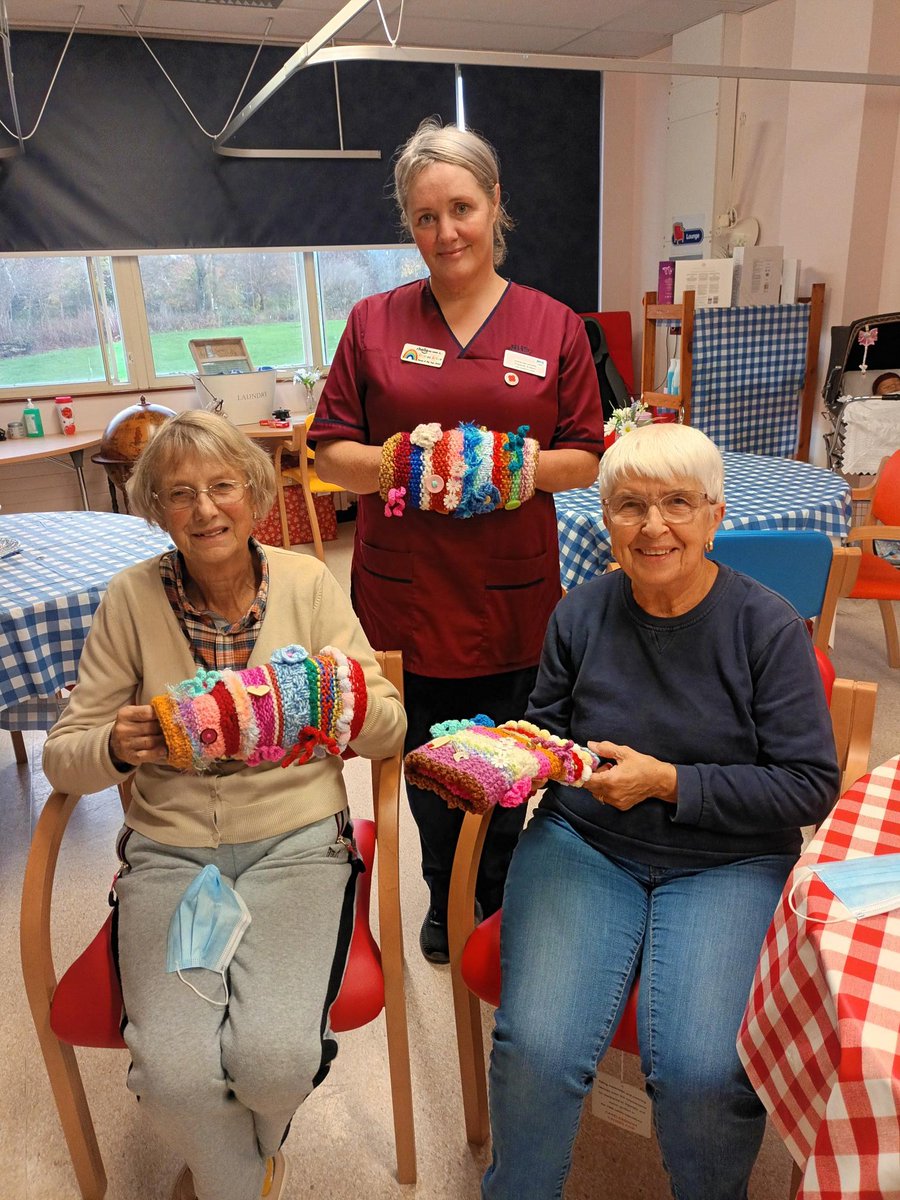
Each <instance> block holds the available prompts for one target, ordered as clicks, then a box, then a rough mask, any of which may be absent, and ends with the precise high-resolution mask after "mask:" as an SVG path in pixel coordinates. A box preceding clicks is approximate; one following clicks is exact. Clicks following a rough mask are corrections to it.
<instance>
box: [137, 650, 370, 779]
mask: <svg viewBox="0 0 900 1200" xmlns="http://www.w3.org/2000/svg"><path fill="white" fill-rule="evenodd" d="M150 703H151V704H152V705H153V711H154V712H155V713H156V716H157V719H158V721H159V723H160V725H161V726H162V731H163V736H164V737H165V739H166V746H167V748H168V751H169V759H168V762H169V766H172V767H176V768H177V769H178V770H181V771H203V770H208V769H209V767H211V766H212V764H213V763H214V762H215V761H216V760H217V759H223V758H230V759H239V760H241V761H243V762H246V763H247V764H248V765H249V766H251V767H252V766H256V765H257V763H260V762H279V761H280V762H281V765H282V766H283V767H286V766H288V765H289V764H290V763H292V762H298V763H305V762H309V760H310V759H311V758H314V757H315V758H322V757H324V756H325V755H326V754H341V753H343V751H344V750H346V748H347V745H348V743H349V742H350V741H351V740H352V739H353V738H354V737H356V736H357V734H358V733H359V731H360V729H361V728H362V724H363V721H364V720H365V716H366V703H367V693H366V680H365V675H364V674H363V669H362V667H361V666H360V665H359V663H358V662H356V661H355V660H354V659H352V658H347V656H346V655H345V654H343V653H342V652H341V651H340V650H336V649H335V648H334V647H333V646H326V647H325V648H324V649H323V650H322V652H321V653H320V654H310V653H309V652H308V651H307V650H305V649H304V648H303V646H297V645H293V646H284V647H283V648H282V649H281V650H276V651H275V653H274V654H273V655H272V657H271V659H270V660H269V661H268V662H267V663H266V664H265V665H264V666H261V667H247V668H246V670H243V671H230V670H225V671H209V670H206V668H204V667H201V668H200V669H199V670H198V671H197V674H196V675H195V676H194V677H193V679H185V680H183V681H182V682H181V683H177V684H174V685H172V686H170V687H169V689H168V691H167V692H166V694H165V695H164V696H154V697H153V699H152V700H151V701H150Z"/></svg>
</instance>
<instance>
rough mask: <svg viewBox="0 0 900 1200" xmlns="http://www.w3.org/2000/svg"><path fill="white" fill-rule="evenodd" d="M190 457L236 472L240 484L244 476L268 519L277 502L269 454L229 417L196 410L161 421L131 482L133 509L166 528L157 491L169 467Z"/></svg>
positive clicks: (259, 512)
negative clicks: (232, 422) (156, 494)
mask: <svg viewBox="0 0 900 1200" xmlns="http://www.w3.org/2000/svg"><path fill="white" fill-rule="evenodd" d="M192 457H196V458H199V459H201V460H202V461H203V462H209V463H211V464H213V465H214V466H216V467H222V468H223V469H225V470H233V471H235V472H236V473H237V474H239V475H241V476H242V482H243V480H244V479H246V481H247V482H248V483H250V484H251V493H252V502H253V510H254V512H255V513H256V515H257V517H264V516H265V515H266V513H267V512H268V511H269V509H270V508H271V507H272V505H273V503H274V502H275V496H276V490H277V489H276V486H275V469H274V467H273V466H272V460H271V459H270V458H269V456H268V454H266V452H265V451H264V450H261V449H260V447H259V446H257V445H256V443H255V442H252V441H251V440H250V439H249V438H248V437H245V436H244V435H243V434H242V433H241V432H240V430H238V429H236V428H235V427H234V425H232V424H231V422H230V421H229V420H228V418H227V417H223V416H220V415H219V414H218V413H214V412H207V411H205V410H203V409H192V410H191V411H190V412H183V413H179V414H178V416H177V417H172V418H170V420H168V421H166V422H165V423H164V424H163V425H160V426H159V428H158V430H157V432H156V434H155V435H154V436H153V437H152V438H151V439H150V441H149V442H148V443H147V445H146V446H145V447H144V449H143V450H142V451H141V453H140V455H139V457H138V460H137V463H136V464H135V467H134V471H133V472H132V475H131V479H130V480H129V482H128V499H129V504H130V507H131V510H132V512H134V513H136V514H137V516H139V517H143V518H144V520H145V521H147V522H148V523H149V524H151V525H159V526H160V527H162V528H163V529H164V528H165V525H164V523H163V522H164V513H163V509H162V508H161V506H160V504H159V502H158V501H157V500H155V499H154V498H153V493H154V492H157V491H159V489H160V487H161V486H162V483H163V480H164V479H165V477H166V475H167V474H168V472H169V471H171V470H172V469H173V468H175V467H176V466H177V465H178V463H180V462H181V461H182V460H183V459H185V458H192Z"/></svg>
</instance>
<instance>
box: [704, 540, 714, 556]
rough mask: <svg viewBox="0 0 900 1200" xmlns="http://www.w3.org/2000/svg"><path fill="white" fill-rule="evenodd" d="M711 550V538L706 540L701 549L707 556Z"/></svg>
mask: <svg viewBox="0 0 900 1200" xmlns="http://www.w3.org/2000/svg"><path fill="white" fill-rule="evenodd" d="M712 548H713V540H712V538H708V539H707V541H706V542H705V543H704V545H703V549H704V550H705V551H706V553H707V554H709V552H710V550H712Z"/></svg>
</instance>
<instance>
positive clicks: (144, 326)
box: [0, 241, 414, 403]
mask: <svg viewBox="0 0 900 1200" xmlns="http://www.w3.org/2000/svg"><path fill="white" fill-rule="evenodd" d="M409 249H414V244H413V243H412V242H411V241H409V242H395V243H379V244H373V245H360V246H344V245H341V246H303V247H300V246H266V247H264V248H260V247H243V248H242V247H236V246H235V247H231V246H229V247H227V248H226V247H221V246H219V247H208V248H205V247H196V246H192V247H188V248H183V249H178V248H169V249H164V250H142V251H139V252H131V251H129V252H125V251H102V250H98V251H95V252H94V253H92V254H83V253H81V252H78V251H63V252H58V253H43V252H34V251H30V252H26V253H23V254H15V253H6V254H0V260H7V259H22V258H80V259H82V260H84V261H85V263H86V266H87V273H88V279H89V280H90V286H91V294H92V298H93V306H94V316H95V320H96V322H97V333H98V338H99V342H100V349H101V354H102V358H103V362H104V365H105V369H106V373H107V378H106V379H105V380H92V381H88V382H80V383H73V382H68V381H66V380H59V381H57V382H56V383H52V384H30V385H20V384H17V385H15V386H13V387H3V386H2V385H0V403H3V402H5V401H17V400H23V399H27V398H34V399H47V398H52V397H53V396H58V395H60V394H61V393H65V394H66V395H72V396H104V395H110V396H112V395H116V394H118V393H126V392H127V393H130V392H164V391H169V390H173V389H176V388H189V387H191V386H192V382H191V381H192V378H193V376H192V374H181V375H157V374H156V370H155V367H154V362H153V348H152V344H151V338H150V326H149V322H148V319H147V309H146V305H145V303H144V292H143V284H142V280H141V270H140V259H141V258H147V257H151V256H157V255H172V254H190V255H193V254H254V253H260V254H275V253H287V254H294V255H297V256H299V259H300V271H301V277H302V283H303V287H302V288H301V300H300V313H299V317H300V324H301V329H302V331H303V337H304V344H305V345H306V346H308V347H309V350H310V353H311V360H310V361H309V362H307V363H305V364H304V363H297V364H296V366H302V365H306V366H315V365H318V366H320V367H322V372H323V375H327V374H328V367H327V366H326V365H323V364H325V361H326V342H325V323H324V319H323V317H322V315H321V314H322V311H323V306H322V292H321V282H320V276H319V260H318V256H319V254H320V253H322V254H326V253H328V252H330V251H340V250H353V251H369V250H409ZM98 259H108V260H110V262H111V270H112V279H113V287H114V289H115V294H116V298H117V301H118V317H119V323H120V331H121V342H122V348H123V354H124V357H125V362H126V365H127V369H128V375H129V378H128V379H127V380H123V381H116V380H114V379H111V378H110V375H111V374H113V373H114V372H112V371H111V370H110V363H109V346H110V342H109V339H108V336H107V334H108V331H107V330H106V329H105V328H104V321H103V313H102V307H103V306H102V301H101V297H100V295H99V290H98V288H99V285H98V280H97V277H98V272H99V269H100V268H99V267H98V266H97V264H96V260H98ZM295 369H296V368H295V367H290V368H279V369H278V377H279V378H280V379H290V378H291V377H292V376H293V372H294V370H295Z"/></svg>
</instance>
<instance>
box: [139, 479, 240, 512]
mask: <svg viewBox="0 0 900 1200" xmlns="http://www.w3.org/2000/svg"><path fill="white" fill-rule="evenodd" d="M249 487H253V484H252V483H241V482H240V480H238V479H218V480H217V481H216V482H215V483H211V484H210V485H209V487H205V488H192V487H188V486H187V485H186V484H179V486H178V487H172V488H169V489H168V491H165V492H153V499H154V500H158V501H159V503H160V504H161V505H162V506H163V508H167V509H169V511H170V512H179V511H181V510H183V509H186V508H193V507H194V505H195V504H196V503H197V499H198V497H199V496H209V498H210V500H212V502H213V504H215V506H216V508H227V507H228V506H229V505H230V504H237V503H238V501H240V500H243V498H244V492H245V491H246V489H247V488H249Z"/></svg>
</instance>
